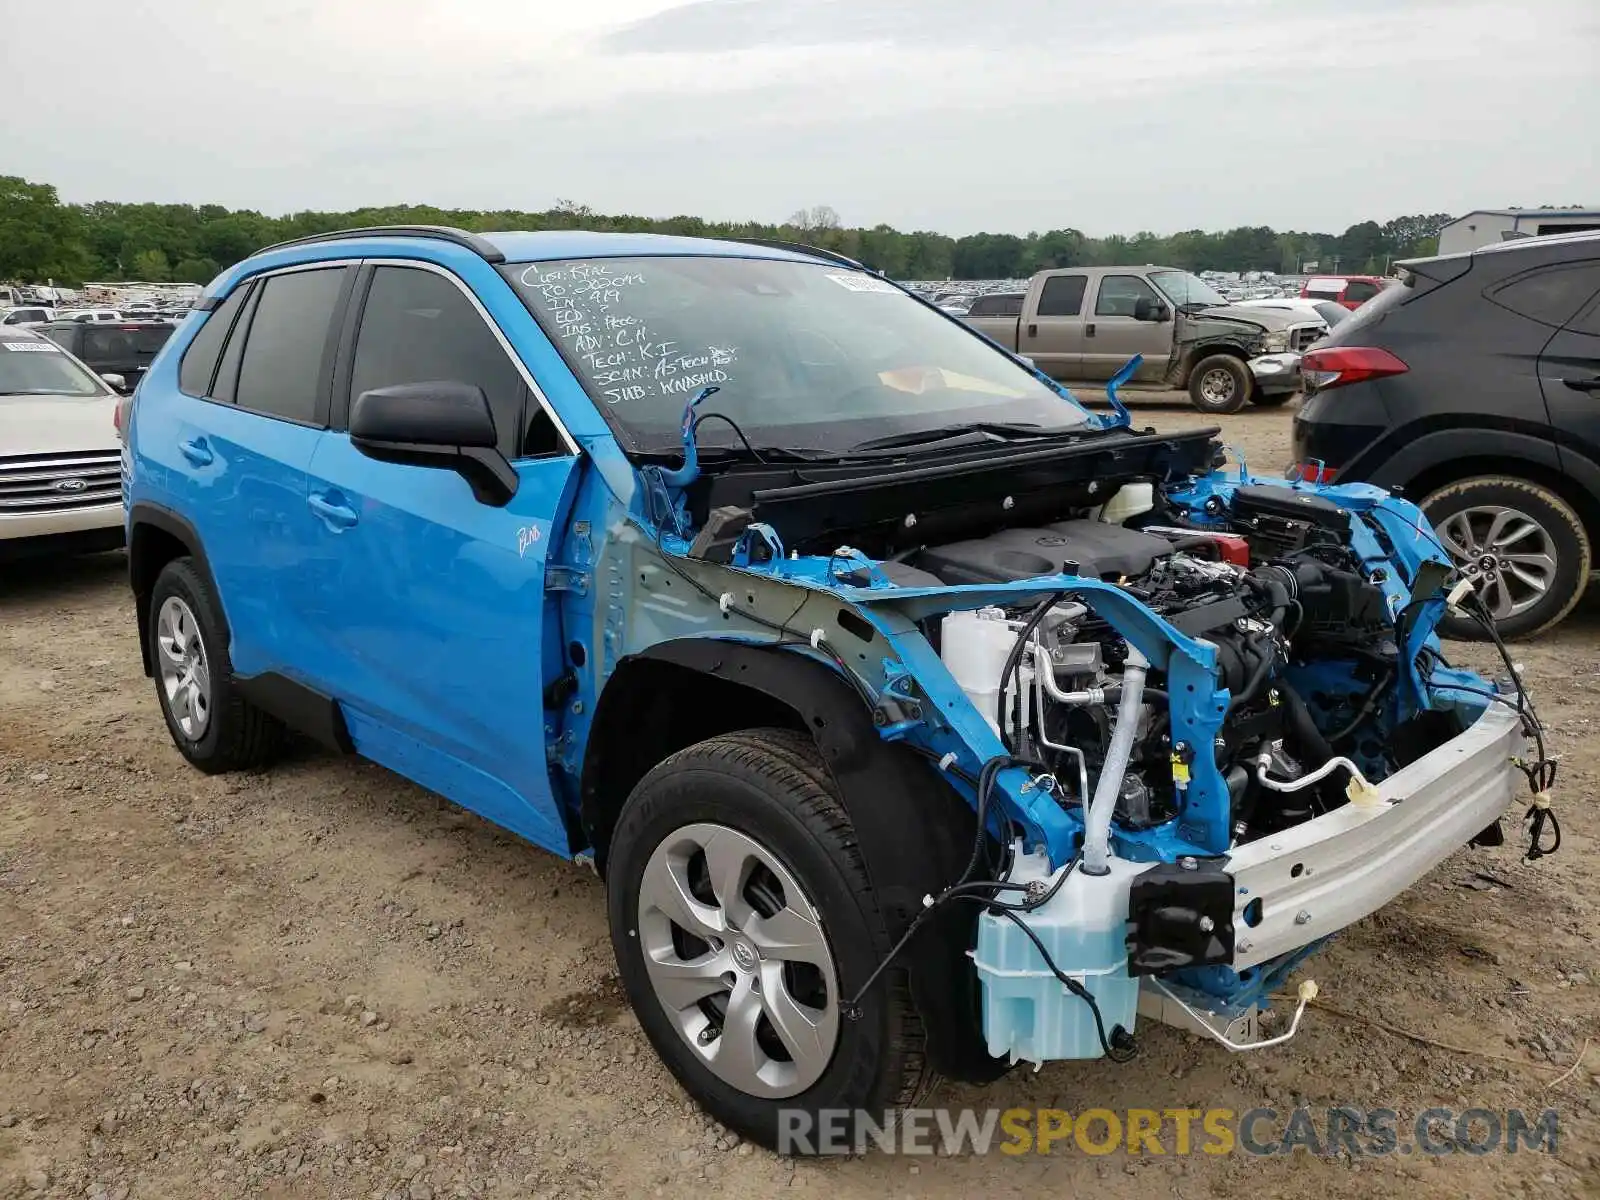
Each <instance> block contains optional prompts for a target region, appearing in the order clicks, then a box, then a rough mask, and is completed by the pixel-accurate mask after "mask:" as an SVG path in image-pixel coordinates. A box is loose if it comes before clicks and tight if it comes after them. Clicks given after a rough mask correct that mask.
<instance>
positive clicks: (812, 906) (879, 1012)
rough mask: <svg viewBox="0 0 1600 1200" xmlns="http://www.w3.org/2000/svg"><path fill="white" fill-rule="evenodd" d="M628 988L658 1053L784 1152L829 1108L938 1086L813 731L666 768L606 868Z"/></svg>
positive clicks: (733, 741)
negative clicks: (890, 964)
mask: <svg viewBox="0 0 1600 1200" xmlns="http://www.w3.org/2000/svg"><path fill="white" fill-rule="evenodd" d="M607 891H608V902H609V903H608V909H609V915H610V924H611V940H612V945H613V947H614V948H615V950H616V955H617V964H618V967H619V968H620V971H621V974H622V983H623V987H624V989H625V990H626V992H627V994H628V999H629V1001H630V1002H631V1003H632V1005H633V1009H634V1011H635V1013H636V1014H637V1015H638V1018H639V1023H640V1025H641V1026H643V1028H644V1031H645V1034H646V1036H647V1037H649V1039H650V1042H651V1044H652V1045H653V1046H654V1047H655V1050H656V1052H657V1053H658V1054H659V1055H660V1056H661V1058H662V1061H663V1062H665V1063H666V1065H667V1067H668V1069H670V1070H671V1071H672V1073H673V1074H674V1075H675V1076H676V1077H677V1079H678V1081H679V1082H680V1083H681V1084H682V1085H683V1086H684V1088H685V1089H686V1090H687V1091H688V1092H689V1094H690V1095H691V1096H693V1097H694V1098H695V1100H696V1101H697V1102H698V1103H699V1104H700V1105H701V1106H702V1107H704V1108H705V1109H706V1110H707V1111H708V1112H709V1113H710V1114H711V1115H712V1116H714V1117H715V1118H716V1119H717V1120H719V1121H721V1122H722V1123H723V1124H724V1125H726V1126H728V1127H729V1128H731V1129H734V1130H736V1131H738V1132H739V1133H740V1134H742V1135H743V1136H745V1137H747V1138H750V1139H752V1140H753V1141H756V1142H759V1143H760V1144H761V1145H764V1146H767V1147H769V1148H772V1149H775V1150H777V1151H779V1152H780V1153H784V1152H795V1151H797V1150H803V1149H805V1145H804V1144H803V1143H798V1144H797V1143H791V1142H788V1141H786V1134H790V1135H792V1134H797V1133H804V1132H805V1131H806V1130H807V1129H810V1130H813V1131H814V1130H815V1128H816V1126H815V1125H814V1124H808V1123H809V1122H812V1121H814V1120H815V1119H816V1116H817V1114H819V1113H820V1112H821V1111H822V1110H825V1109H863V1110H866V1111H868V1112H870V1113H873V1114H875V1118H874V1119H876V1120H882V1119H883V1114H884V1113H885V1111H886V1110H890V1109H894V1108H898V1107H901V1106H903V1105H907V1104H911V1103H914V1102H915V1101H916V1099H917V1098H918V1097H919V1096H920V1095H921V1094H922V1093H924V1092H925V1091H926V1089H927V1088H928V1087H929V1086H931V1084H932V1082H933V1077H932V1075H931V1073H930V1071H929V1069H928V1067H927V1058H926V1055H925V1053H924V1045H923V1032H922V1027H921V1023H920V1021H919V1020H918V1018H917V1016H916V1013H915V1010H914V1009H913V1007H912V1005H911V1002H910V999H909V997H908V995H907V993H906V988H905V983H904V976H903V973H902V972H900V971H898V970H890V971H888V972H885V974H884V976H883V978H882V980H881V981H880V982H879V983H878V984H877V985H875V987H874V988H873V990H872V991H870V992H869V993H868V994H867V995H866V996H865V997H864V998H863V1001H862V1004H861V1010H860V1014H859V1016H858V1018H857V1019H848V1018H846V1017H845V1015H844V1012H843V1007H844V1005H843V1002H844V1001H845V1000H846V999H847V998H849V997H850V996H851V995H852V993H853V992H854V990H855V989H857V988H859V987H860V985H861V984H862V983H863V982H864V981H865V980H866V978H867V976H868V975H869V974H870V973H871V972H872V971H873V969H874V968H875V967H876V966H877V965H878V963H879V962H880V961H881V960H882V959H883V958H884V957H885V956H886V955H887V953H888V952H889V949H890V944H891V943H890V939H889V935H888V931H887V929H886V927H885V923H884V919H883V916H882V913H881V912H880V910H879V908H878V904H877V899H876V896H875V894H874V892H873V888H872V884H871V881H870V880H869V878H868V876H867V872H866V867H865V865H864V863H863V861H862V858H861V854H860V851H859V850H858V848H857V845H856V839H855V834H854V831H853V828H852V826H851V823H850V818H849V816H848V814H846V813H845V811H844V809H843V807H842V806H841V805H840V804H839V801H838V799H837V798H836V796H835V795H834V791H833V785H832V782H831V780H830V779H829V777H828V774H827V770H826V767H825V766H824V765H823V764H822V762H821V760H820V758H819V757H818V756H817V753H816V749H815V747H814V746H813V745H812V743H811V742H810V739H808V738H806V737H805V736H804V735H796V734H792V733H788V732H785V731H783V730H754V731H749V732H745V733H737V734H728V735H725V736H721V737H715V738H712V739H710V740H708V741H705V742H701V743H699V744H698V745H695V746H691V747H689V748H688V749H686V750H682V751H680V752H678V753H677V754H675V755H673V756H672V757H671V758H669V759H667V760H666V761H665V762H663V763H661V764H660V765H659V766H657V767H656V768H655V769H654V770H652V771H651V772H650V773H649V774H648V775H646V776H645V778H644V779H643V780H642V781H640V783H639V785H638V786H637V787H636V788H635V789H634V791H633V794H632V796H630V797H629V799H628V802H627V805H626V806H625V807H624V809H623V811H622V813H621V815H620V817H619V818H618V821H617V827H616V830H615V833H614V834H613V838H612V843H611V855H610V866H609V869H608V872H607Z"/></svg>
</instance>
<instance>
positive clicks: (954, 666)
mask: <svg viewBox="0 0 1600 1200" xmlns="http://www.w3.org/2000/svg"><path fill="white" fill-rule="evenodd" d="M1016 640H1017V631H1016V630H1015V629H1013V628H1012V627H1011V624H1010V622H1008V621H1007V620H1006V615H1005V613H1004V612H1003V611H1001V610H1000V609H998V608H980V609H979V610H978V611H977V612H953V613H950V614H948V615H947V616H946V617H945V618H944V620H943V621H941V622H940V623H939V647H940V651H939V656H940V657H941V658H942V659H944V665H945V666H946V667H947V668H948V669H949V671H950V674H951V675H953V676H954V677H955V681H956V684H957V685H958V686H959V687H960V688H961V690H962V691H963V692H964V693H966V697H967V699H968V700H970V701H972V703H973V705H974V706H975V707H976V708H977V710H978V711H979V712H980V713H982V714H983V719H984V720H985V721H987V722H989V727H990V728H991V729H993V730H994V731H995V732H996V733H998V732H999V731H1000V722H999V720H998V717H997V712H998V708H999V701H1000V675H1001V673H1002V672H1003V671H1004V670H1005V666H1006V658H1007V657H1008V656H1009V655H1010V653H1011V647H1012V646H1013V645H1014V644H1015V643H1016ZM1017 674H1018V675H1019V676H1022V675H1025V678H1024V680H1023V682H1024V683H1026V682H1029V681H1031V678H1032V672H1031V671H1028V672H1024V671H1022V670H1019V671H1018V672H1017ZM1016 689H1017V685H1016V682H1015V681H1013V683H1012V685H1011V687H1010V689H1009V691H1010V694H1011V695H1015V694H1016ZM1027 697H1028V691H1027V689H1026V688H1025V689H1024V691H1023V703H1024V705H1026V703H1027ZM1023 719H1024V720H1026V719H1027V718H1026V713H1024V717H1023Z"/></svg>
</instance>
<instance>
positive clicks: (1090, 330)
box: [1083, 321, 1094, 337]
mask: <svg viewBox="0 0 1600 1200" xmlns="http://www.w3.org/2000/svg"><path fill="white" fill-rule="evenodd" d="M1083 336H1084V337H1093V336H1094V322H1093V321H1090V322H1089V323H1088V324H1087V325H1085V326H1084V327H1083Z"/></svg>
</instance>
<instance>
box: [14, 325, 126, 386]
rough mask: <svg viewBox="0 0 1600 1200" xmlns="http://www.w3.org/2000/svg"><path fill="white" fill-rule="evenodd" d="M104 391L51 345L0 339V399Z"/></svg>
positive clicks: (54, 345)
mask: <svg viewBox="0 0 1600 1200" xmlns="http://www.w3.org/2000/svg"><path fill="white" fill-rule="evenodd" d="M105 392H106V390H105V388H103V387H102V386H101V385H100V384H99V382H98V381H97V380H96V379H95V378H94V376H93V375H90V374H89V373H88V372H87V371H85V370H84V369H83V368H82V367H80V366H79V365H78V364H77V363H75V362H73V361H72V360H71V359H70V358H68V357H67V356H66V355H65V354H63V353H61V347H59V346H57V345H56V344H55V343H54V342H48V341H46V340H45V339H44V338H40V339H39V340H38V341H36V342H35V341H11V340H7V339H0V396H18V395H36V396H39V395H43V396H103V395H105Z"/></svg>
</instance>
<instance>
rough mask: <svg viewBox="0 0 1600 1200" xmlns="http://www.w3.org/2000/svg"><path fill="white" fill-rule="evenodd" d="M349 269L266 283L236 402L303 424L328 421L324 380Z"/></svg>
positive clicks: (284, 277)
mask: <svg viewBox="0 0 1600 1200" xmlns="http://www.w3.org/2000/svg"><path fill="white" fill-rule="evenodd" d="M347 274H348V269H347V268H343V267H335V268H331V269H321V270H313V271H294V272H291V273H289V274H286V275H274V276H271V277H270V278H268V279H267V280H265V281H264V282H263V284H262V285H261V297H260V299H259V300H257V301H256V305H255V314H254V315H253V316H252V317H251V319H250V329H249V332H248V334H247V335H246V339H245V344H244V357H243V359H242V360H241V361H240V363H239V384H238V388H237V390H236V392H235V393H234V403H236V404H237V405H238V406H239V407H240V408H248V409H250V410H251V411H252V412H258V413H261V414H262V415H264V416H269V417H281V418H283V419H285V420H289V421H298V422H300V423H301V424H303V425H319V424H323V423H325V421H326V419H327V411H326V406H325V402H324V394H323V381H324V380H325V379H326V378H327V374H328V368H329V367H330V366H331V355H332V351H333V347H334V341H335V339H334V337H333V323H334V315H335V314H336V313H337V312H338V310H339V299H340V293H341V292H342V290H343V288H344V283H345V278H346V276H347Z"/></svg>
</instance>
